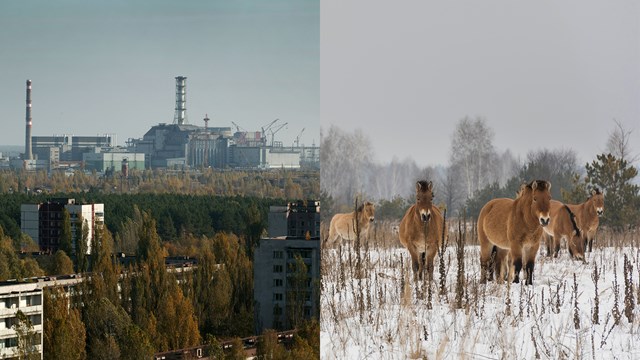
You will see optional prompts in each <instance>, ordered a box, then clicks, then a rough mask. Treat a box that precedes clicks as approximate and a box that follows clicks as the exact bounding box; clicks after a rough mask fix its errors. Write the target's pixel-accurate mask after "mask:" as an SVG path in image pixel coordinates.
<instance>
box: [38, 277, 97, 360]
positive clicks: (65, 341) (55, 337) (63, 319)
mask: <svg viewBox="0 0 640 360" xmlns="http://www.w3.org/2000/svg"><path fill="white" fill-rule="evenodd" d="M43 296H44V313H45V314H46V316H45V318H44V324H43V330H42V333H43V334H42V335H43V339H44V343H43V353H45V354H47V358H51V359H69V360H84V359H86V357H87V355H86V350H85V340H86V332H85V327H84V323H83V322H82V319H81V317H80V312H79V311H78V310H77V309H75V308H71V307H70V306H69V300H68V297H67V294H66V293H65V291H64V290H63V289H62V288H50V289H49V290H45V291H44V294H43Z"/></svg>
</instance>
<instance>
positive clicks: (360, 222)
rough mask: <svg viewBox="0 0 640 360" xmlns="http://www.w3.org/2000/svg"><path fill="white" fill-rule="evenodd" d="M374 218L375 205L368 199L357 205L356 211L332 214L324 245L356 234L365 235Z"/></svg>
mask: <svg viewBox="0 0 640 360" xmlns="http://www.w3.org/2000/svg"><path fill="white" fill-rule="evenodd" d="M374 220H375V207H374V205H373V204H372V203H370V202H368V201H367V202H365V203H364V204H361V205H360V206H358V208H357V209H356V211H352V212H350V213H338V214H335V215H333V218H331V223H330V224H329V238H328V239H327V240H326V245H327V246H333V245H335V244H339V243H340V240H347V241H348V240H354V239H355V238H356V237H357V236H358V235H359V236H361V237H366V236H367V234H368V232H369V228H370V227H371V224H372V223H373V221H374Z"/></svg>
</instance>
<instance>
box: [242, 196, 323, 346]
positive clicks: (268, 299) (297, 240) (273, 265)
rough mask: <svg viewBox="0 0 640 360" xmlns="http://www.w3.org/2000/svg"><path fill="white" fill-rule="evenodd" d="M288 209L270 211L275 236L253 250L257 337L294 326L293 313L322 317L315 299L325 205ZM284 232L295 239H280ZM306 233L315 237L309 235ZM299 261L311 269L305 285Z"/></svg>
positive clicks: (308, 204)
mask: <svg viewBox="0 0 640 360" xmlns="http://www.w3.org/2000/svg"><path fill="white" fill-rule="evenodd" d="M286 208H287V210H286V211H283V210H284V207H272V208H271V209H270V216H269V235H270V237H269V238H263V239H260V241H259V243H258V247H257V248H256V250H255V252H254V263H253V269H254V273H253V274H254V275H253V276H254V282H253V283H254V290H253V294H254V299H255V301H256V307H255V311H256V313H255V328H256V329H255V330H256V333H257V334H259V333H262V331H263V330H264V329H279V330H283V329H290V328H292V326H293V324H292V323H291V322H292V320H293V319H292V317H293V316H295V315H294V314H293V312H299V314H298V315H299V316H302V317H304V318H306V319H309V318H312V317H315V316H317V314H318V313H319V312H318V310H319V308H318V307H319V303H318V301H317V300H316V299H318V298H319V291H320V289H319V286H318V285H319V281H320V233H319V227H320V225H319V222H320V203H319V202H318V201H306V202H297V203H290V204H288V206H287V207H286ZM271 213H273V214H271ZM283 219H284V221H283ZM283 224H286V225H285V226H283ZM316 226H317V228H318V232H317V236H315V234H316V231H315V227H316ZM283 230H286V233H287V234H294V235H292V236H289V235H287V236H281V235H280V234H281V233H282V231H283ZM307 233H309V234H310V236H306V234H307ZM272 234H273V235H272ZM274 235H277V236H274ZM297 257H300V258H301V259H302V261H303V262H304V264H305V267H306V277H305V280H304V282H303V283H302V284H301V283H300V279H299V278H297V275H299V274H297V271H299V270H300V269H297V268H296V261H297V260H296V258H297Z"/></svg>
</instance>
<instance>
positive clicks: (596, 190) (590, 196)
mask: <svg viewBox="0 0 640 360" xmlns="http://www.w3.org/2000/svg"><path fill="white" fill-rule="evenodd" d="M592 191H595V192H596V193H595V195H601V194H602V191H600V188H597V187H596V188H593V190H592ZM593 195H594V194H593V193H592V192H591V191H589V197H588V198H587V200H589V199H591V198H592V197H593Z"/></svg>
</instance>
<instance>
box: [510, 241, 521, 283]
mask: <svg viewBox="0 0 640 360" xmlns="http://www.w3.org/2000/svg"><path fill="white" fill-rule="evenodd" d="M511 261H512V264H513V282H514V283H519V282H520V270H522V246H520V245H518V244H515V245H514V244H512V245H511Z"/></svg>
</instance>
